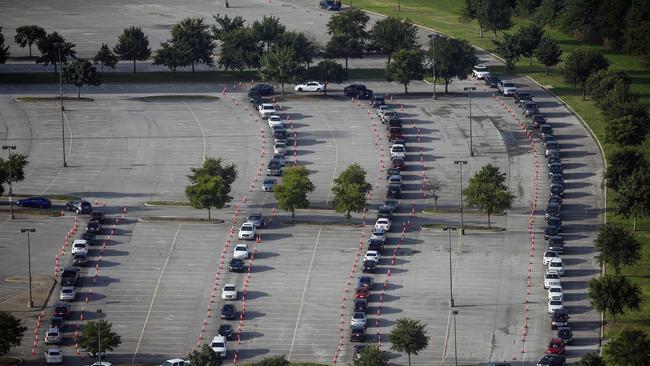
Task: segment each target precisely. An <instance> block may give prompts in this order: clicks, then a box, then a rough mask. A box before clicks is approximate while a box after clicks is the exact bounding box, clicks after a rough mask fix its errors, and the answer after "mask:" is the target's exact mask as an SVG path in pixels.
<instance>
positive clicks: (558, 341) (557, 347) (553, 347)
mask: <svg viewBox="0 0 650 366" xmlns="http://www.w3.org/2000/svg"><path fill="white" fill-rule="evenodd" d="M564 348H565V347H564V341H563V340H562V338H551V341H550V342H549V343H548V349H547V350H546V353H548V354H553V355H559V354H561V353H564V350H565V349H564Z"/></svg>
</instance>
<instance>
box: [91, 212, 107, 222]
mask: <svg viewBox="0 0 650 366" xmlns="http://www.w3.org/2000/svg"><path fill="white" fill-rule="evenodd" d="M105 218H106V217H105V215H104V211H102V210H93V212H91V213H90V219H91V220H97V221H99V223H101V224H103V223H104V219H105Z"/></svg>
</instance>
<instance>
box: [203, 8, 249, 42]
mask: <svg viewBox="0 0 650 366" xmlns="http://www.w3.org/2000/svg"><path fill="white" fill-rule="evenodd" d="M213 18H214V20H215V22H216V24H215V25H213V26H211V27H210V30H211V31H212V36H213V38H214V39H216V40H219V41H223V40H224V38H225V37H226V36H227V35H228V34H230V33H231V32H232V31H234V30H237V29H242V28H244V23H245V21H244V18H242V17H241V16H239V15H237V16H235V17H233V18H230V17H229V16H228V15H224V16H221V14H217V15H214V16H213Z"/></svg>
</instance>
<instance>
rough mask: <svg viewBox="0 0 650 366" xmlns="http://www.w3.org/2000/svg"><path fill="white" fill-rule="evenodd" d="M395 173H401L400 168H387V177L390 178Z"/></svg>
mask: <svg viewBox="0 0 650 366" xmlns="http://www.w3.org/2000/svg"><path fill="white" fill-rule="evenodd" d="M393 175H399V169H396V168H388V169H386V179H388V178H390V177H391V176H393Z"/></svg>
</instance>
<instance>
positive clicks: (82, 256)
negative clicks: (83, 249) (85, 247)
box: [72, 253, 88, 267]
mask: <svg viewBox="0 0 650 366" xmlns="http://www.w3.org/2000/svg"><path fill="white" fill-rule="evenodd" d="M87 264H88V255H87V254H86V253H77V254H75V255H74V257H73V258H72V265H73V266H78V267H84V266H86V265H87Z"/></svg>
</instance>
